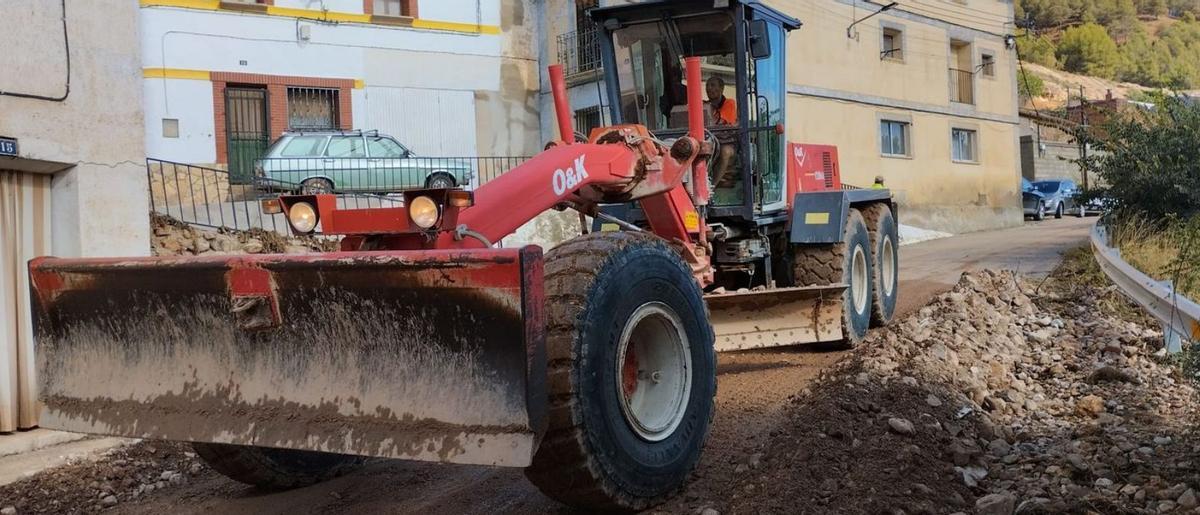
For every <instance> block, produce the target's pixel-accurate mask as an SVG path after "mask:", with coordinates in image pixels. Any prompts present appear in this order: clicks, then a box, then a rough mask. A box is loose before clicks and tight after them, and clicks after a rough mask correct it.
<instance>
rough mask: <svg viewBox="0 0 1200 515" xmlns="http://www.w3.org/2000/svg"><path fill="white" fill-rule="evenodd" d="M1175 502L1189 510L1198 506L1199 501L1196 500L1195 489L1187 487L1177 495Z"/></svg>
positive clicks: (1199, 504)
mask: <svg viewBox="0 0 1200 515" xmlns="http://www.w3.org/2000/svg"><path fill="white" fill-rule="evenodd" d="M1175 503H1176V504H1178V505H1179V507H1180V508H1183V509H1185V510H1190V509H1192V508H1195V507H1196V506H1200V502H1197V500H1196V491H1195V490H1192V489H1191V488H1188V489H1187V491H1186V492H1184V493H1183V495H1181V496H1179V499H1177V500H1176V501H1175Z"/></svg>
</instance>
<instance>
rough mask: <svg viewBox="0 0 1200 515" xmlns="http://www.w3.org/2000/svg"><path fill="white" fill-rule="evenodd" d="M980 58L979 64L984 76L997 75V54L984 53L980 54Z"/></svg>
mask: <svg viewBox="0 0 1200 515" xmlns="http://www.w3.org/2000/svg"><path fill="white" fill-rule="evenodd" d="M979 60H980V61H981V62H980V64H979V68H980V69H981V70H982V72H983V76H984V77H995V76H996V56H994V55H992V54H982V55H980V56H979Z"/></svg>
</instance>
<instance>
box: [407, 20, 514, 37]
mask: <svg viewBox="0 0 1200 515" xmlns="http://www.w3.org/2000/svg"><path fill="white" fill-rule="evenodd" d="M412 26H413V28H415V29H433V30H448V31H452V32H468V33H471V34H492V35H495V34H499V33H500V27H497V26H495V25H475V24H474V23H458V22H453V21H434V20H422V19H420V18H418V19H415V20H413V24H412Z"/></svg>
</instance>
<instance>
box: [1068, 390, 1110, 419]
mask: <svg viewBox="0 0 1200 515" xmlns="http://www.w3.org/2000/svg"><path fill="white" fill-rule="evenodd" d="M1103 412H1104V399H1103V398H1101V397H1099V396H1097V395H1086V396H1084V397H1082V398H1080V399H1079V400H1078V401H1076V402H1075V414H1076V415H1078V416H1080V417H1087V418H1095V417H1096V416H1097V415H1099V414H1101V413H1103Z"/></svg>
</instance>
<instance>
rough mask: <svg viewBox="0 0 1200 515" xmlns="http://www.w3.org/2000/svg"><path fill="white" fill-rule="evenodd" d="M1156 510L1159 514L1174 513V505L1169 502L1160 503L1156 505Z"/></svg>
mask: <svg viewBox="0 0 1200 515" xmlns="http://www.w3.org/2000/svg"><path fill="white" fill-rule="evenodd" d="M1157 509H1158V512H1159V513H1170V512H1173V511H1175V503H1173V502H1171V501H1162V502H1160V503H1158V508H1157Z"/></svg>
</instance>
